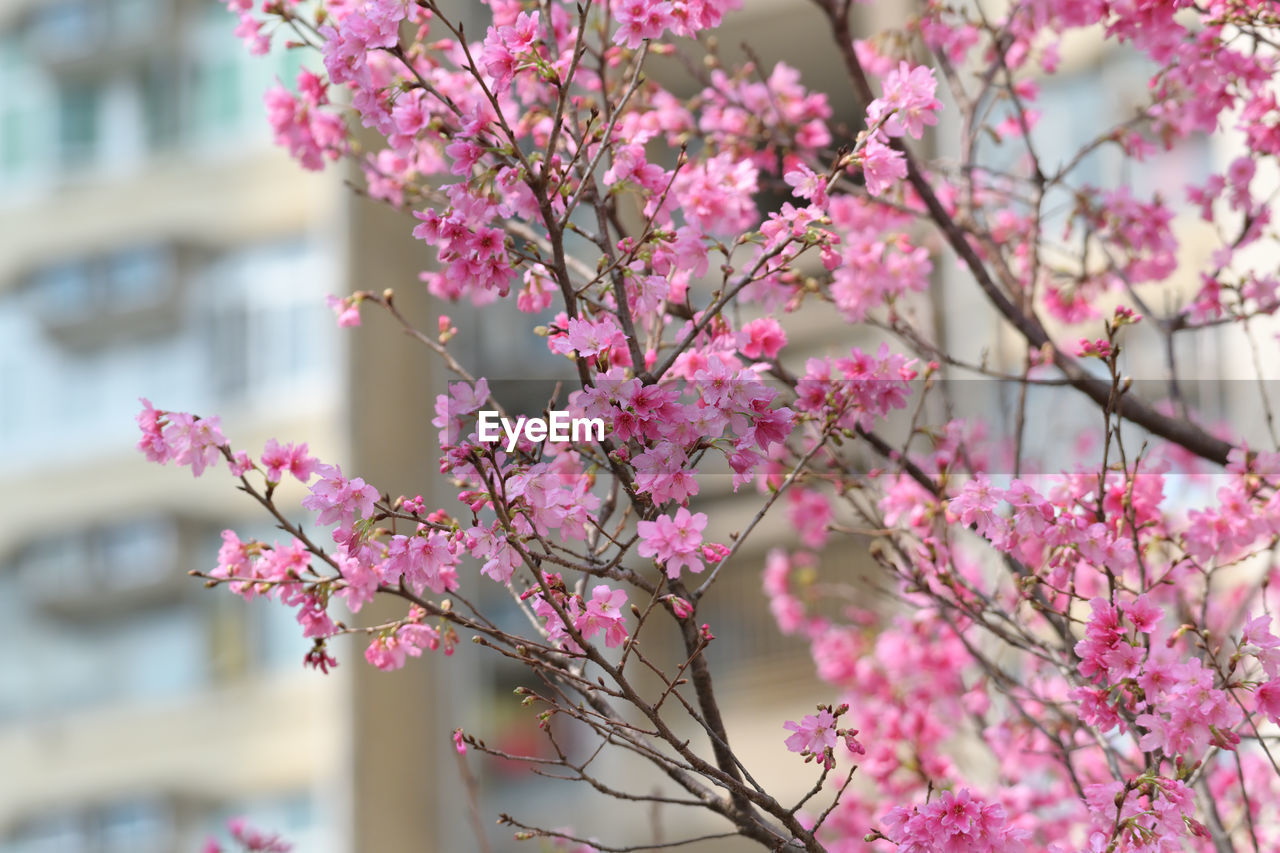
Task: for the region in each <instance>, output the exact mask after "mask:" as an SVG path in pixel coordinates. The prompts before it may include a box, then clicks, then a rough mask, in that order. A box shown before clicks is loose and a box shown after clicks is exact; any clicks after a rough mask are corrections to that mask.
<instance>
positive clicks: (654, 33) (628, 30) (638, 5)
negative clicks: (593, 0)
mask: <svg viewBox="0 0 1280 853" xmlns="http://www.w3.org/2000/svg"><path fill="white" fill-rule="evenodd" d="M612 6H613V14H614V16H615V17H616V18H617V20H618V29H617V31H616V32H615V33H614V36H613V40H614V42H616V43H617V44H620V45H623V46H624V47H629V48H632V49H635V48H637V47H639V46H640V45H641V43H642V42H643V41H644V40H645V39H655V38H659V37H660V36H661V35H662V33H663V32H664V31H665V30H666V29H667V28H668V27H670V26H672V25H673V24H675V18H674V16H673V15H672V4H671V3H670V2H667V0H613V3H612Z"/></svg>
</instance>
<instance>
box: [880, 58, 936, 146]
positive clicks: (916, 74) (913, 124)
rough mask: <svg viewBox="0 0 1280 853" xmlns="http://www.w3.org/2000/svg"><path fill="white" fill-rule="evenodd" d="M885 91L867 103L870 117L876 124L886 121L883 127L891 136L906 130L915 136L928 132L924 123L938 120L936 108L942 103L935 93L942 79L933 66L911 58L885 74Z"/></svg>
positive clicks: (898, 134)
mask: <svg viewBox="0 0 1280 853" xmlns="http://www.w3.org/2000/svg"><path fill="white" fill-rule="evenodd" d="M883 83H884V95H882V96H881V97H879V98H876V99H875V100H874V101H872V102H871V103H870V104H869V105H868V106H867V121H868V122H869V123H870V124H872V125H874V124H876V123H877V122H880V121H883V122H884V124H883V125H882V126H881V128H882V129H883V131H884V132H885V133H887V134H888V135H889V136H902V135H903V134H904V133H905V134H907V135H909V136H911V137H912V138H913V139H919V138H920V137H921V136H922V135H923V134H924V126H925V125H927V124H937V123H938V117H937V115H936V112H937V111H938V109H939V108H941V106H942V103H941V102H940V101H939V100H938V99H937V98H935V97H934V96H933V93H934V91H935V90H936V89H937V87H938V81H937V80H935V79H934V77H933V69H931V68H929V67H927V66H924V65H917V66H915V67H914V68H913V67H912V66H911V65H910V63H907V62H900V63H899V64H898V67H897V68H896V69H895V70H893V71H890V72H889V73H887V74H885V75H884V81H883Z"/></svg>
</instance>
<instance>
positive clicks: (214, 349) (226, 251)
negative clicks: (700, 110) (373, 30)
mask: <svg viewBox="0 0 1280 853" xmlns="http://www.w3.org/2000/svg"><path fill="white" fill-rule="evenodd" d="M233 24H234V21H233V19H231V18H230V16H228V14H227V12H226V9H225V6H224V5H223V4H220V3H217V2H212V0H44V1H43V2H41V0H4V2H0V91H2V92H3V95H2V96H0V493H3V494H4V495H5V497H4V498H3V499H0V507H2V508H3V509H2V511H0V614H2V615H0V623H2V624H0V648H2V649H3V652H2V653H0V768H3V770H2V771H0V850H3V851H5V853H36V851H48V852H49V853H53V851H57V853H108V852H109V851H126V850H127V851H131V853H152V852H153V851H154V853H167V852H168V851H194V850H197V849H200V845H201V843H202V842H203V840H204V839H205V837H206V836H208V835H209V834H211V833H213V834H216V833H217V832H218V831H219V830H220V828H221V826H222V824H223V823H224V822H225V820H226V818H228V817H230V816H232V815H238V814H247V815H249V816H250V817H251V818H252V819H253V821H254V822H255V823H257V824H260V825H262V826H264V827H268V828H271V829H274V830H279V831H281V832H282V833H283V834H285V835H286V836H288V837H290V838H291V839H292V840H294V841H295V842H296V844H297V849H300V850H306V851H318V853H328V851H347V850H375V849H376V850H388V851H395V850H408V849H414V850H420V849H423V848H422V847H421V845H420V844H419V845H411V844H409V840H410V839H413V838H414V837H415V836H416V837H417V838H422V837H426V836H425V835H424V832H425V822H426V821H427V820H429V819H430V817H431V815H432V813H433V810H432V807H431V804H432V802H433V801H432V799H431V797H430V796H429V793H430V792H429V791H428V790H427V789H426V788H425V787H424V786H425V785H426V777H424V776H423V775H422V774H421V773H417V772H415V771H414V770H413V766H414V765H420V764H422V763H424V761H425V758H426V757H427V756H426V754H425V753H423V752H422V751H421V744H422V743H423V738H424V736H423V735H421V734H420V732H419V730H417V729H416V727H415V730H414V731H411V732H409V733H408V734H405V735H397V747H396V748H397V750H398V752H395V753H392V752H390V751H385V750H384V751H383V752H382V753H379V752H378V750H377V748H376V744H375V745H374V746H373V747H370V746H369V745H368V744H366V743H365V741H366V740H369V741H381V740H385V739H386V738H385V735H384V731H385V726H384V725H383V724H382V723H380V722H379V723H377V724H374V723H371V722H370V721H369V717H368V714H369V711H368V708H366V707H364V706H362V704H361V702H362V701H363V700H364V698H365V697H368V700H369V701H370V702H372V701H374V698H375V697H376V699H377V700H378V701H380V702H390V701H395V696H394V694H395V693H396V691H406V690H407V691H411V692H416V693H421V694H423V695H424V696H425V695H426V694H427V691H426V689H425V687H424V686H423V685H425V683H426V680H427V672H428V667H420V668H418V669H417V670H415V671H414V672H411V673H406V674H404V675H403V677H393V678H391V679H384V680H383V681H382V682H380V683H379V684H378V685H376V688H373V689H365V688H364V687H363V681H362V679H363V674H362V673H359V672H357V671H355V670H357V667H356V666H354V665H351V666H345V667H343V668H342V669H340V670H339V671H338V672H337V673H335V674H334V675H331V676H329V677H324V676H322V675H320V674H318V673H313V672H310V671H307V670H304V669H303V667H302V665H301V662H302V656H303V654H304V653H305V651H306V642H305V641H304V640H302V639H301V638H300V636H299V635H298V631H297V627H296V625H294V624H291V623H292V619H291V617H290V615H289V614H288V613H287V612H285V611H282V610H280V609H279V608H272V607H269V606H262V607H259V606H255V605H245V604H244V603H242V602H239V601H237V600H235V599H233V598H231V597H229V596H225V595H221V594H210V593H208V592H205V591H204V590H202V589H201V588H200V584H199V583H198V582H195V581H193V580H192V579H190V578H188V577H186V572H187V571H189V570H191V569H207V568H209V567H210V566H211V565H212V562H211V560H212V557H213V554H214V553H215V550H216V547H217V540H218V535H219V532H220V531H221V530H222V529H223V528H225V527H228V526H232V527H236V528H237V529H242V530H244V531H246V532H249V533H253V532H257V533H259V534H260V535H262V536H264V537H269V536H270V534H271V533H272V531H271V530H270V528H269V527H267V526H266V525H264V524H263V522H262V519H261V517H260V515H259V514H258V513H257V512H255V511H254V508H253V507H252V506H250V505H249V502H248V501H247V500H246V499H244V497H243V496H241V495H238V494H236V493H235V491H234V490H233V488H232V484H231V483H230V482H229V481H227V479H226V476H225V473H224V472H210V473H209V474H207V475H206V476H205V478H204V479H202V480H192V478H191V477H190V475H189V474H188V473H185V472H178V471H173V470H162V469H160V468H157V467H156V466H150V465H147V464H145V463H144V461H143V459H142V457H141V456H140V454H138V453H137V452H136V451H135V450H134V449H133V442H134V427H133V424H132V416H133V413H134V411H135V409H136V405H137V398H138V397H139V396H145V397H149V398H151V399H152V400H154V401H155V402H156V404H157V405H160V406H164V407H168V408H173V409H181V410H191V411H196V412H201V413H210V414H211V413H215V412H216V413H219V414H221V415H222V417H223V423H224V428H225V429H226V432H227V434H228V436H231V437H233V440H235V441H236V442H237V443H239V444H241V445H242V446H244V447H246V448H248V449H250V450H256V449H258V448H260V447H261V446H262V443H263V442H264V441H265V439H266V438H267V437H268V436H272V435H278V436H280V437H281V438H282V439H283V438H285V437H289V438H292V439H297V440H308V441H310V442H311V446H312V449H313V451H315V452H317V453H321V454H323V455H325V456H326V457H329V458H336V459H342V460H343V461H345V462H348V463H355V464H357V465H360V466H361V467H362V468H363V469H364V470H366V472H368V473H366V476H369V477H371V478H374V477H376V476H377V469H378V467H379V464H380V462H379V460H378V459H377V455H376V454H375V453H371V452H369V451H367V450H365V449H361V450H360V451H358V452H353V451H351V450H350V448H352V447H353V446H354V445H355V444H356V441H355V439H356V438H357V437H367V438H370V439H371V440H370V441H367V442H366V443H364V444H363V445H361V446H362V448H370V447H381V446H385V444H386V443H385V442H383V441H382V440H381V436H379V435H378V434H377V433H378V430H379V429H380V427H379V425H378V424H377V423H371V424H370V423H363V422H361V419H360V417H359V415H358V414H349V412H352V411H356V410H353V409H352V408H351V407H349V406H348V405H347V402H348V400H349V396H350V395H349V389H350V387H351V386H352V384H353V383H351V382H350V381H349V377H351V376H353V375H354V370H355V368H354V365H356V364H357V363H367V359H370V358H382V357H384V356H385V355H386V353H374V352H371V351H361V346H362V345H363V344H364V343H366V342H368V341H370V340H373V339H375V337H376V335H375V334H370V335H366V336H363V337H359V336H353V337H349V338H346V339H342V338H339V336H338V330H337V329H336V328H335V326H334V322H333V317H332V315H331V314H330V313H329V312H328V310H327V309H326V307H325V306H324V303H323V296H324V295H325V294H326V293H329V292H334V293H338V292H349V291H350V290H352V289H354V288H355V287H358V286H361V285H362V284H363V282H352V281H351V280H350V279H349V277H348V276H347V275H346V273H345V272H344V270H347V269H353V268H355V265H356V264H357V263H364V265H365V268H370V269H377V270H378V274H379V275H381V276H382V277H383V278H385V282H378V284H379V285H381V286H391V285H393V284H396V283H398V279H397V276H399V275H409V276H411V275H412V272H415V271H416V269H417V268H418V267H417V265H418V264H420V262H421V259H420V258H412V260H411V262H410V261H409V260H408V258H409V256H408V255H406V250H405V249H403V248H396V247H387V246H383V247H382V249H381V251H380V253H379V258H378V261H377V265H376V266H375V267H370V266H369V264H367V263H365V261H366V259H363V258H360V257H358V253H359V251H360V250H359V249H352V248H351V245H352V240H351V238H352V236H353V235H355V234H357V233H359V231H360V230H361V229H362V228H368V227H370V225H369V223H368V222H365V221H363V220H364V219H365V218H367V217H372V216H374V215H376V213H377V211H375V210H373V206H372V205H370V204H368V203H366V202H361V201H358V200H356V199H354V198H353V197H352V196H351V195H350V194H349V193H348V192H347V191H346V189H345V187H343V186H342V185H341V181H340V177H341V176H340V175H338V174H337V173H331V174H326V175H322V176H316V175H310V174H307V173H304V172H303V171H302V170H300V169H298V168H296V166H295V165H294V164H292V163H290V162H289V161H288V158H287V157H286V156H285V155H284V154H283V153H282V152H280V151H279V150H277V149H276V148H275V147H274V146H273V145H272V144H271V140H270V138H269V132H268V129H267V127H266V124H265V120H264V119H263V113H262V93H263V92H264V91H265V89H266V88H267V87H268V86H269V85H270V84H271V83H272V81H273V80H274V79H275V78H276V76H277V75H278V76H279V77H281V78H283V79H291V78H292V77H293V76H294V74H295V73H296V65H297V60H296V59H295V58H294V56H293V55H283V56H279V57H276V58H272V59H255V58H253V57H250V56H248V55H247V54H246V53H245V51H244V49H243V46H242V45H241V44H240V43H239V42H238V40H237V39H236V38H235V37H234V35H233V34H232V30H233ZM396 233H399V231H397V232H396ZM401 246H403V244H401ZM401 259H404V261H403V262H401ZM410 263H412V265H413V270H412V271H410V269H409V264H410ZM409 280H412V279H411V278H410V279H409ZM380 331H381V332H382V333H383V334H382V336H383V337H388V336H387V335H386V334H385V331H386V330H385V329H384V330H380ZM391 354H392V355H393V356H396V357H400V358H402V360H407V353H404V352H392V353H391ZM419 375H422V374H419ZM363 393H365V394H366V396H368V395H372V396H371V397H370V398H369V402H371V403H373V404H376V405H379V406H385V405H388V404H387V402H386V400H385V396H386V389H385V388H382V387H381V386H379V387H374V388H371V389H368V390H366V391H365V392H363ZM423 396H425V395H423ZM401 408H404V407H403V406H402V407H401ZM359 411H364V410H359ZM384 411H385V409H384ZM362 463H363V464H362ZM381 465H382V468H383V469H384V470H383V471H382V472H381V473H382V474H383V475H384V479H385V480H386V481H388V487H390V488H395V487H396V483H395V482H394V481H395V480H396V479H397V476H398V477H399V479H400V480H401V483H400V485H401V486H402V487H403V488H405V489H408V488H410V483H407V482H404V480H407V479H411V478H413V477H415V476H417V477H422V476H424V475H425V473H426V472H425V471H422V470H416V469H415V468H414V463H412V462H411V463H408V464H403V463H398V464H397V465H396V466H395V468H394V472H388V471H387V470H385V469H387V468H388V467H390V466H389V465H388V463H387V462H385V461H383V462H381ZM296 498H297V496H293V499H294V500H296ZM358 688H359V689H358ZM420 704H421V705H422V707H423V714H424V715H425V714H428V713H429V709H430V702H422V703H420ZM401 765H405V766H406V767H407V768H408V769H405V768H404V767H402V766H401ZM364 776H368V777H374V778H378V779H382V778H386V779H391V780H394V781H395V782H396V783H397V784H398V785H399V786H400V787H401V788H402V789H404V790H405V791H406V793H405V794H404V795H403V798H402V799H401V800H399V801H398V800H396V798H395V797H393V796H392V797H389V796H387V794H386V791H385V790H382V788H380V786H379V784H378V783H376V782H374V783H369V784H362V783H361V779H362V778H363V777H364ZM385 787H390V786H389V785H388V786H385ZM366 794H368V800H362V797H364V796H365V795H366ZM378 796H381V797H382V798H383V799H382V802H385V803H388V804H391V805H396V806H400V808H397V809H395V810H394V811H393V812H391V813H390V814H382V815H379V816H378V817H377V819H376V820H375V819H372V818H371V817H370V815H369V813H368V810H367V808H366V805H365V803H366V802H369V801H372V800H373V799H374V798H375V797H378ZM406 805H411V806H412V807H410V808H405V807H404V806H406ZM374 826H378V827H381V830H380V831H382V832H384V833H387V834H388V837H386V838H382V839H379V838H377V837H376V836H375V835H372V834H371V833H372V832H374V830H373V829H372V827H374ZM392 833H394V834H395V835H396V839H392V838H390V837H389V835H390V834H392ZM398 839H403V840H398ZM397 845H399V846H397ZM440 849H448V848H445V847H442V848H440ZM454 849H457V848H454Z"/></svg>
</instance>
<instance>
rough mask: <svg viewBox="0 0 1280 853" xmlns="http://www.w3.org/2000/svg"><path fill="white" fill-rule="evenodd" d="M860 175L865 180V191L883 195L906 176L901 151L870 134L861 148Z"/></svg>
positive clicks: (905, 163) (904, 162) (904, 161)
mask: <svg viewBox="0 0 1280 853" xmlns="http://www.w3.org/2000/svg"><path fill="white" fill-rule="evenodd" d="M862 176H863V178H864V179H866V182H867V192H869V193H871V194H872V195H884V194H885V192H887V191H888V190H889V189H890V188H891V187H892V186H893V185H894V184H895V183H897V182H898V181H901V180H902V179H903V178H905V177H906V176H907V161H906V159H905V158H904V157H903V156H902V152H901V151H898V150H896V149H893V148H890V147H889V146H888V145H886V144H885V143H884V142H882V141H880V138H879V136H872V137H871V138H870V139H868V140H867V144H866V146H865V147H864V148H863V149H862Z"/></svg>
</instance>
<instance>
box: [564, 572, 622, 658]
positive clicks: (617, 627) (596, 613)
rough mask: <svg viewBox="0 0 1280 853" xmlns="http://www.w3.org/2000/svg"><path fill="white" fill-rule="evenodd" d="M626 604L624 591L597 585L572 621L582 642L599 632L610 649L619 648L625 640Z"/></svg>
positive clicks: (605, 585)
mask: <svg viewBox="0 0 1280 853" xmlns="http://www.w3.org/2000/svg"><path fill="white" fill-rule="evenodd" d="M626 604H627V591H626V590H625V589H610V588H609V586H608V585H607V584H597V585H596V586H595V587H594V588H593V589H592V590H591V598H590V599H589V600H588V601H587V602H586V607H585V608H583V610H582V612H581V613H580V614H578V617H577V619H575V620H574V625H573V627H575V628H577V629H578V631H579V633H581V634H582V638H583V639H584V640H590V639H591V638H592V637H594V636H595V635H596V634H599V633H600V632H601V631H603V632H604V644H605V645H606V646H608V647H610V648H613V647H614V646H620V645H622V643H623V642H624V641H625V640H626V639H627V623H626V617H625V616H624V614H623V608H624V607H625V606H626Z"/></svg>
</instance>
